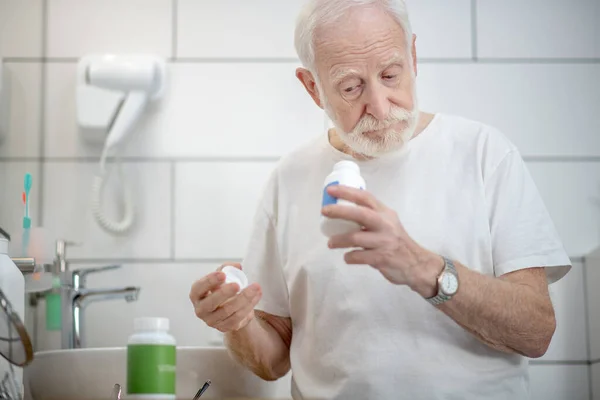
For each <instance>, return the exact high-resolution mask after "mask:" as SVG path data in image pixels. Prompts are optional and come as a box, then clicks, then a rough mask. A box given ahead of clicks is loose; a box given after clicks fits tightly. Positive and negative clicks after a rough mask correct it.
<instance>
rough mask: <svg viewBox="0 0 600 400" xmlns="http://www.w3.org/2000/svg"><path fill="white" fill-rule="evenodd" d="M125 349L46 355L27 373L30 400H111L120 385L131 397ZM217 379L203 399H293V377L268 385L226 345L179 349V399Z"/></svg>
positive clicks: (188, 398) (37, 356)
mask: <svg viewBox="0 0 600 400" xmlns="http://www.w3.org/2000/svg"><path fill="white" fill-rule="evenodd" d="M126 360H127V350H126V348H125V347H115V348H94V349H75V350H56V351H44V352H38V353H36V354H35V358H34V360H33V362H32V364H31V365H30V366H28V367H27V368H26V369H25V371H24V384H25V386H26V389H25V394H26V398H29V400H104V399H106V400H108V399H109V398H110V394H111V391H112V388H113V386H114V384H115V383H119V384H121V386H122V388H123V398H124V399H126V398H127V396H126V393H127V392H126V390H127V382H126ZM209 379H210V380H211V381H212V384H211V386H210V387H209V389H208V390H207V391H206V392H205V393H204V395H203V396H202V399H205V398H206V399H290V398H291V395H290V378H289V375H288V376H286V377H284V378H282V379H279V380H278V381H275V382H266V381H263V380H261V379H260V378H258V377H256V376H255V375H253V374H252V373H250V372H249V371H247V370H245V369H244V368H242V367H240V366H238V365H237V364H236V363H235V361H233V360H232V359H231V357H230V355H229V354H228V352H227V350H226V349H225V348H223V347H180V348H177V398H178V399H185V400H191V399H192V398H193V397H194V395H195V394H196V392H197V391H198V389H199V388H200V387H201V386H202V385H203V384H204V382H206V381H207V380H209Z"/></svg>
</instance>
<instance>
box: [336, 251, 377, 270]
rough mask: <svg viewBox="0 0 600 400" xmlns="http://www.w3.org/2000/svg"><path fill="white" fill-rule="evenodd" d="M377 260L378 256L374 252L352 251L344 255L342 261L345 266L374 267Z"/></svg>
mask: <svg viewBox="0 0 600 400" xmlns="http://www.w3.org/2000/svg"><path fill="white" fill-rule="evenodd" d="M379 259H380V256H379V255H378V253H377V252H376V251H375V250H354V251H349V252H348V253H346V254H344V261H346V264H354V265H359V264H364V265H371V266H376V265H378V261H379Z"/></svg>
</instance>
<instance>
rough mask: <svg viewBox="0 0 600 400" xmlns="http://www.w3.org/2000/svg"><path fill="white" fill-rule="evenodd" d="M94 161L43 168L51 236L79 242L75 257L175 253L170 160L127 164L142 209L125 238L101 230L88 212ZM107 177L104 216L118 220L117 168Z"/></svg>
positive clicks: (46, 222) (73, 252)
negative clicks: (167, 161) (79, 245)
mask: <svg viewBox="0 0 600 400" xmlns="http://www.w3.org/2000/svg"><path fill="white" fill-rule="evenodd" d="M97 168H98V166H97V164H96V163H70V162H48V163H46V164H45V166H44V170H45V181H44V205H43V206H44V225H45V227H46V228H47V229H48V230H49V232H50V234H51V235H54V237H56V238H63V239H67V240H72V241H76V242H81V243H82V246H81V247H73V248H71V249H70V251H69V253H70V256H71V257H73V258H87V259H103V260H104V259H115V258H119V259H137V258H141V259H155V258H156V259H168V258H169V257H170V254H171V247H170V245H171V227H170V223H171V201H170V198H171V193H170V176H171V169H170V165H169V164H168V163H137V164H136V163H134V164H131V163H123V171H124V177H125V181H126V184H127V185H128V186H129V187H130V188H131V189H132V191H133V196H134V199H135V207H136V210H137V213H138V217H137V219H136V225H135V226H134V227H133V228H132V231H131V233H129V234H128V235H127V236H124V237H119V236H111V235H108V234H106V233H104V231H102V230H101V228H100V227H98V225H97V224H96V221H95V220H93V216H92V214H91V211H90V207H89V204H90V199H91V185H92V178H93V177H94V175H95V173H96V171H97ZM112 171H113V173H112V174H111V175H110V176H108V178H107V181H106V190H105V197H104V198H105V205H104V207H105V210H106V212H105V214H106V215H107V216H108V217H110V218H111V219H115V218H117V217H118V218H120V213H117V209H116V208H117V207H116V205H117V204H121V203H120V202H121V196H120V194H119V193H120V192H117V191H116V190H115V189H116V188H117V187H118V186H117V179H116V178H117V176H116V170H115V169H114V168H113V169H112Z"/></svg>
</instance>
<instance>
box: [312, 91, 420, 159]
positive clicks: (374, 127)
mask: <svg viewBox="0 0 600 400" xmlns="http://www.w3.org/2000/svg"><path fill="white" fill-rule="evenodd" d="M319 92H320V93H321V99H322V100H323V104H324V109H325V112H326V113H327V116H328V117H329V118H330V119H331V121H332V122H333V125H334V126H335V128H336V132H337V134H338V136H339V138H340V140H341V141H342V142H343V143H344V144H345V145H346V146H348V147H349V148H350V149H351V150H352V151H354V152H356V153H358V154H361V155H364V156H367V157H380V156H382V155H385V154H389V153H391V152H394V151H397V150H400V149H401V148H402V147H403V146H404V145H405V144H406V143H407V142H408V141H409V140H410V139H411V138H412V137H413V136H414V134H415V131H416V129H417V123H418V117H419V111H418V106H417V99H416V93H413V104H414V106H413V109H412V110H411V111H409V110H406V109H404V108H400V107H397V106H394V105H392V107H391V109H390V114H389V115H388V117H387V118H386V119H385V120H384V121H379V120H378V119H376V118H375V117H373V116H372V115H370V114H365V115H364V116H363V117H362V118H361V119H360V121H358V123H357V124H356V126H355V127H354V128H353V129H352V131H350V132H345V131H344V130H343V129H342V127H341V125H340V124H339V123H338V121H337V119H336V118H335V113H334V111H333V110H332V109H331V107H330V106H329V102H328V101H327V99H326V98H325V96H324V95H323V91H322V90H320V91H319ZM398 123H403V125H404V127H403V128H402V129H401V130H398V129H397V128H392V126H393V125H397V124H398ZM379 130H382V131H383V132H379V133H378V136H377V137H373V136H371V137H369V136H367V135H365V132H370V131H379Z"/></svg>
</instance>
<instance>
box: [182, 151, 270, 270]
mask: <svg viewBox="0 0 600 400" xmlns="http://www.w3.org/2000/svg"><path fill="white" fill-rule="evenodd" d="M273 168H274V164H273V163H270V162H263V163H246V162H240V163H224V162H219V163H181V164H179V166H178V167H177V175H176V176H177V180H176V192H175V193H176V194H175V199H176V200H175V204H176V207H175V210H176V211H175V220H176V224H175V239H176V240H175V256H176V258H183V259H189V258H204V257H208V258H242V257H243V255H244V252H245V250H246V245H247V244H246V243H247V241H248V239H249V235H250V229H251V224H252V220H253V218H254V213H255V211H256V206H257V205H258V201H259V197H260V195H261V193H262V189H263V187H264V185H265V183H266V181H267V179H268V177H269V175H270V173H271V171H272V169H273Z"/></svg>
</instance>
